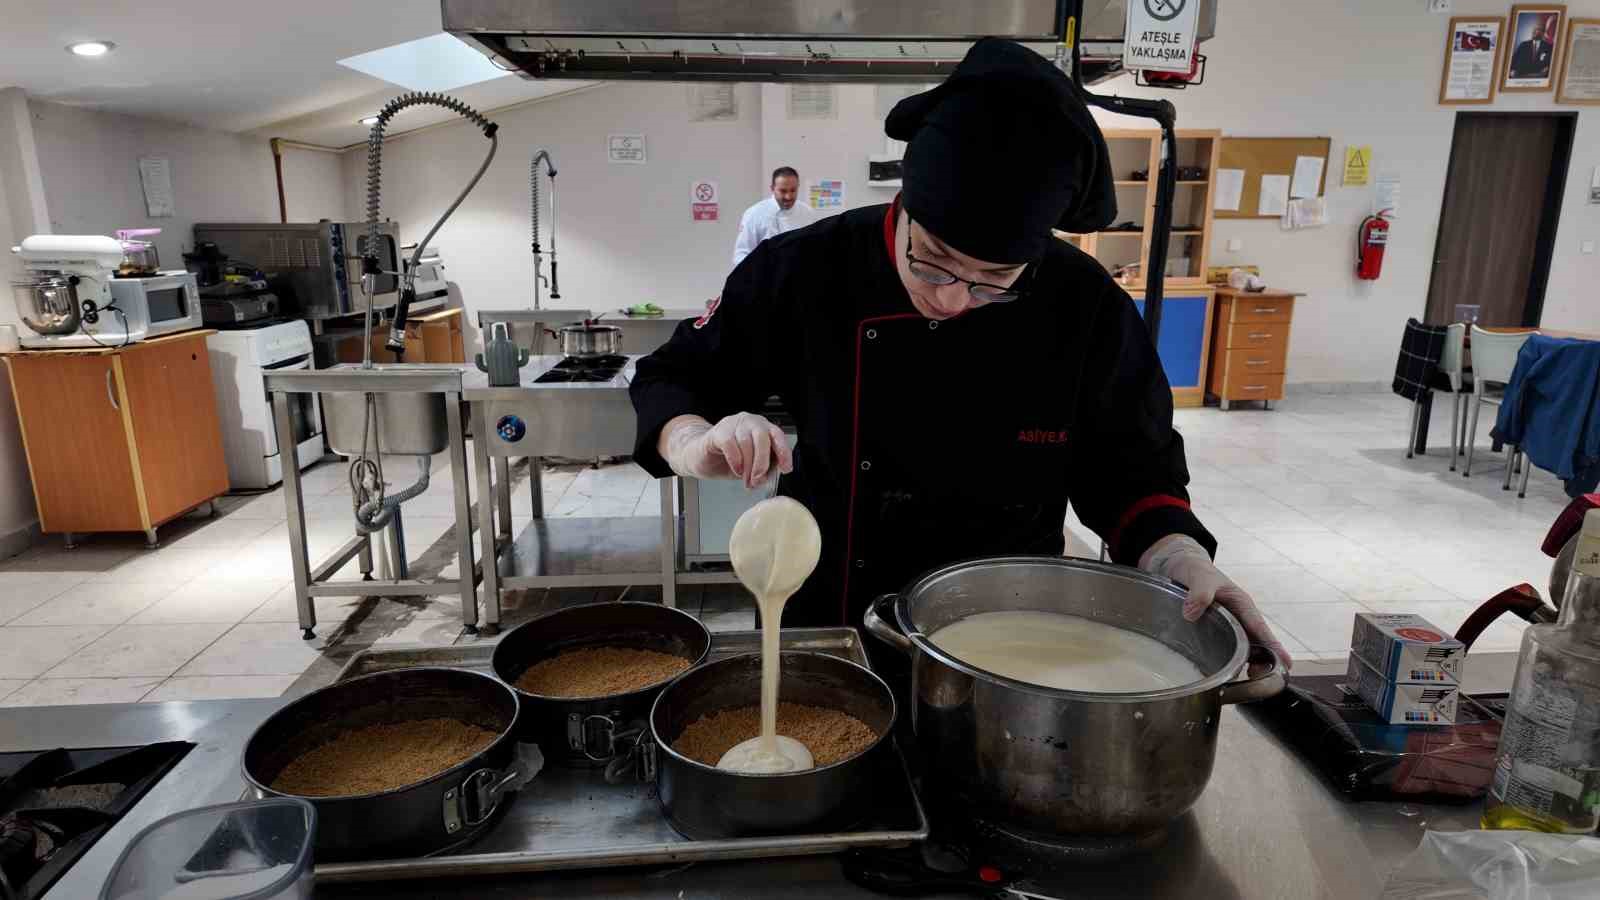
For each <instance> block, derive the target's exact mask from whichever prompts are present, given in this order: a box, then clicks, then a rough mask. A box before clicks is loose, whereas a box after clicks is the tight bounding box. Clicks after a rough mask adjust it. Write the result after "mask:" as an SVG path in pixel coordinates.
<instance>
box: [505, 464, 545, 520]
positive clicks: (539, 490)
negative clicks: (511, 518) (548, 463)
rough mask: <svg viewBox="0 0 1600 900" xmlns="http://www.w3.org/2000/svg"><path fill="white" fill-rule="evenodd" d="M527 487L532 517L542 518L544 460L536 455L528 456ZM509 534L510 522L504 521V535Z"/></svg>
mask: <svg viewBox="0 0 1600 900" xmlns="http://www.w3.org/2000/svg"><path fill="white" fill-rule="evenodd" d="M528 489H529V490H530V491H532V492H533V496H532V497H530V498H529V499H531V500H532V501H533V517H534V518H535V519H542V518H544V460H543V459H542V458H540V457H537V456H530V457H528ZM510 534H511V523H510V522H507V523H506V535H507V536H510Z"/></svg>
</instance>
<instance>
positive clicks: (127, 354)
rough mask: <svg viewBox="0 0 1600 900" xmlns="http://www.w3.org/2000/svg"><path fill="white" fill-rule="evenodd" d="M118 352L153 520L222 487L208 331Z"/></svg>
mask: <svg viewBox="0 0 1600 900" xmlns="http://www.w3.org/2000/svg"><path fill="white" fill-rule="evenodd" d="M118 358H119V359H120V360H121V362H120V366H121V378H122V381H123V383H124V385H125V386H126V390H127V396H128V408H129V411H130V412H131V413H132V416H133V439H134V446H135V448H136V451H137V454H138V458H139V470H140V473H141V475H142V477H143V481H144V491H145V500H146V502H147V503H148V504H149V507H150V522H151V524H153V525H159V524H161V523H162V522H165V521H167V520H168V519H171V518H173V517H174V516H177V515H180V514H181V513H183V512H184V511H186V510H189V509H191V508H193V507H195V506H197V505H199V504H201V503H204V502H205V501H206V500H209V499H210V498H212V497H215V496H217V495H218V494H221V493H224V492H226V491H227V490H228V466H227V462H226V461H225V459H224V457H223V454H222V428H221V425H220V423H219V421H218V418H217V399H216V394H215V393H214V391H213V388H212V386H211V361H210V356H209V355H208V354H207V353H206V339H205V336H204V335H195V336H192V337H179V338H169V339H166V340H156V341H151V342H146V343H141V344H136V345H134V346H133V347H130V348H128V349H127V350H125V351H123V352H122V353H120V354H118Z"/></svg>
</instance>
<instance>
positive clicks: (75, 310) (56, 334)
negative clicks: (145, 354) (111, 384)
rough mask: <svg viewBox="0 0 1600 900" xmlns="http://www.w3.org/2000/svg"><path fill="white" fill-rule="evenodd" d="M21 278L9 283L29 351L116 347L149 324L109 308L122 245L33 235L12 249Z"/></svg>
mask: <svg viewBox="0 0 1600 900" xmlns="http://www.w3.org/2000/svg"><path fill="white" fill-rule="evenodd" d="M11 252H12V253H15V254H16V255H17V256H18V258H20V259H21V260H22V264H23V267H24V274H23V277H22V278H20V279H18V280H16V281H13V282H12V283H11V296H12V299H13V300H15V301H16V304H17V317H18V318H20V319H21V320H22V324H23V325H24V326H26V327H27V329H28V331H30V332H32V333H31V334H28V333H24V334H23V335H22V336H21V344H22V346H24V347H28V348H32V349H51V348H61V347H115V346H118V345H121V344H131V343H133V342H134V341H137V340H140V339H142V338H143V337H144V336H145V333H146V331H147V329H148V326H149V323H148V322H146V321H144V320H143V319H140V318H138V317H137V312H138V311H137V310H132V311H129V310H123V309H118V308H115V307H114V306H113V301H112V296H111V283H112V281H113V280H114V276H115V274H116V270H117V266H119V265H121V264H122V244H121V242H119V241H118V240H117V239H116V238H109V237H106V236H105V235H99V234H36V235H33V236H31V237H28V238H24V239H23V241H22V243H21V244H19V245H18V246H16V247H12V248H11Z"/></svg>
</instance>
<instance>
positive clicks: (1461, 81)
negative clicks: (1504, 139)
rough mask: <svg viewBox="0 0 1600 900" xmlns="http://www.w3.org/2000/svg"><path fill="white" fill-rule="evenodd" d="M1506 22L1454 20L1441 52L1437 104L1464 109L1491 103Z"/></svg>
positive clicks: (1470, 18) (1485, 18)
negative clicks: (1442, 55) (1442, 68)
mask: <svg viewBox="0 0 1600 900" xmlns="http://www.w3.org/2000/svg"><path fill="white" fill-rule="evenodd" d="M1505 30H1506V20H1505V19H1498V18H1494V17H1492V16H1456V17H1455V18H1453V19H1451V20H1450V31H1449V34H1448V35H1447V36H1446V43H1445V48H1444V71H1443V72H1441V73H1440V74H1439V102H1440V103H1442V104H1446V105H1452V106H1453V105H1465V104H1478V103H1493V102H1494V82H1495V76H1496V74H1497V73H1498V72H1499V71H1500V56H1501V53H1500V45H1501V44H1503V43H1505Z"/></svg>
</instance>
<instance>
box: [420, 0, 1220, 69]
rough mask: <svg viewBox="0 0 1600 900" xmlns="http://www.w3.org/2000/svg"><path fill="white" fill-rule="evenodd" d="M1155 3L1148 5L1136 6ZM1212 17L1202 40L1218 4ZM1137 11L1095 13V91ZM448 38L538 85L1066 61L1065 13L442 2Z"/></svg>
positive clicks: (776, 3) (907, 1)
mask: <svg viewBox="0 0 1600 900" xmlns="http://www.w3.org/2000/svg"><path fill="white" fill-rule="evenodd" d="M1134 2H1143V0H1134ZM1190 2H1199V3H1201V25H1202V27H1201V29H1200V31H1201V38H1202V39H1205V38H1209V37H1210V36H1211V35H1212V33H1213V32H1214V30H1215V24H1216V0H1190ZM1126 3H1127V0H1086V2H1085V3H1084V25H1083V29H1082V35H1083V54H1082V56H1083V60H1084V65H1083V74H1084V80H1085V81H1086V82H1090V83H1092V82H1094V81H1098V80H1100V79H1102V78H1105V77H1109V76H1110V75H1114V74H1116V73H1117V72H1119V71H1121V53H1122V31H1123V27H1124V19H1125V16H1126V9H1127V7H1126ZM441 7H442V12H443V19H444V30H445V31H448V32H450V33H451V34H454V35H455V36H457V37H459V38H461V39H462V40H465V41H467V42H468V43H470V44H473V45H475V46H477V47H478V48H479V49H481V50H483V52H485V53H487V54H489V56H490V57H492V58H494V59H496V60H497V61H498V63H499V64H500V65H502V66H504V67H506V68H510V69H515V70H517V71H518V72H520V73H521V74H522V75H523V77H525V78H572V79H582V80H596V79H637V80H658V81H707V80H723V81H901V82H906V81H909V82H919V81H933V80H938V79H941V78H943V77H944V76H945V75H947V74H949V72H950V69H951V68H953V67H954V66H955V64H956V63H957V62H959V61H960V59H961V57H962V56H964V55H966V52H967V49H968V48H969V47H971V46H972V43H973V41H975V40H977V39H978V38H980V37H984V36H986V35H998V36H1001V37H1008V38H1011V39H1013V40H1016V41H1019V42H1021V43H1023V44H1026V45H1028V46H1029V47H1032V48H1033V49H1034V50H1037V51H1038V52H1039V53H1041V54H1043V55H1045V56H1053V55H1054V54H1055V52H1056V47H1057V45H1058V44H1059V42H1060V39H1061V35H1062V32H1063V30H1064V27H1065V19H1066V11H1065V10H1066V4H1065V3H1061V2H1058V0H982V2H974V0H735V2H727V0H441Z"/></svg>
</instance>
